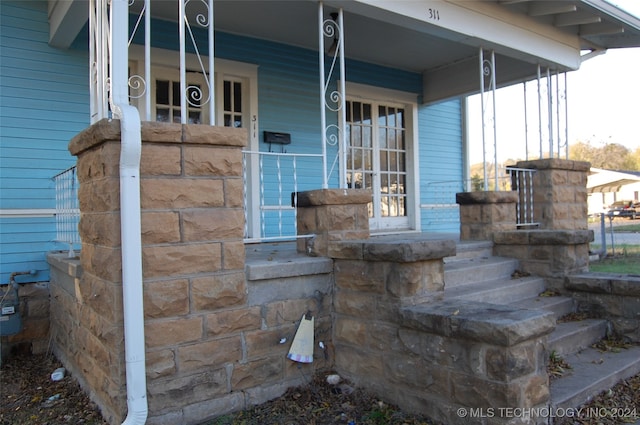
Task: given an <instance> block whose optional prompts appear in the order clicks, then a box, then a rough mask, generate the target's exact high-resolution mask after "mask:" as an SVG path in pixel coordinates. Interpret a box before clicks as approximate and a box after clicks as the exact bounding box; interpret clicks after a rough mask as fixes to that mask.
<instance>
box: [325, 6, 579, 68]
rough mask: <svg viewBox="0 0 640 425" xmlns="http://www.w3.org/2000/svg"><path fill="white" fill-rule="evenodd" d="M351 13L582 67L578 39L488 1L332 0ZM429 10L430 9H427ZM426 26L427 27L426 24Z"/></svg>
mask: <svg viewBox="0 0 640 425" xmlns="http://www.w3.org/2000/svg"><path fill="white" fill-rule="evenodd" d="M335 4H339V5H340V6H342V7H344V8H345V9H346V10H350V11H352V12H354V13H360V14H362V15H365V16H369V17H371V18H374V19H380V20H383V21H385V22H389V23H393V24H395V25H401V26H405V27H407V28H411V29H413V30H415V31H420V32H425V33H429V34H432V35H435V36H437V37H442V38H445V39H448V40H452V41H457V42H460V43H463V44H466V45H470V46H475V47H480V46H482V47H483V48H486V49H494V50H495V51H496V52H498V53H502V54H505V55H507V56H512V57H517V58H520V59H525V58H528V61H529V62H532V63H535V62H541V63H547V64H556V65H557V66H558V67H560V68H566V69H578V68H579V67H580V39H579V37H578V36H577V35H571V34H568V33H565V32H563V31H561V30H559V29H557V28H555V27H553V26H551V25H544V24H542V23H539V22H536V21H535V20H533V19H531V18H529V17H527V16H525V15H522V14H518V13H514V12H511V11H510V10H507V9H505V8H503V7H500V6H499V5H498V4H497V3H493V2H487V1H461V0H432V1H426V2H417V1H407V0H354V1H349V2H335ZM430 10H431V12H430ZM425 24H426V25H425Z"/></svg>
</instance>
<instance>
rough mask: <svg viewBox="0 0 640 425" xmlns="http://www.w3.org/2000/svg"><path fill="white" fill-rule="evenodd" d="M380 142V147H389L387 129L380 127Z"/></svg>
mask: <svg viewBox="0 0 640 425" xmlns="http://www.w3.org/2000/svg"><path fill="white" fill-rule="evenodd" d="M378 143H379V144H380V149H387V148H388V145H387V129H386V128H380V129H379V130H378Z"/></svg>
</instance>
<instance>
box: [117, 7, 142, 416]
mask: <svg viewBox="0 0 640 425" xmlns="http://www.w3.org/2000/svg"><path fill="white" fill-rule="evenodd" d="M128 9H129V6H128V3H127V0H114V1H113V3H112V9H111V12H112V13H113V16H112V19H111V22H112V24H113V25H114V26H113V28H112V31H111V37H112V44H111V46H112V49H113V50H112V52H111V53H112V55H111V66H112V69H111V78H112V86H111V90H112V110H113V112H114V114H115V116H116V117H118V118H120V132H121V139H122V140H121V145H120V237H121V249H122V253H121V254H122V298H123V313H124V349H125V361H126V379H127V417H126V419H125V420H124V422H123V425H143V424H144V423H145V422H146V420H147V413H148V406H147V380H146V365H145V345H144V308H143V301H142V300H143V298H142V296H143V295H142V293H143V292H142V237H141V233H142V232H141V225H140V157H141V154H142V138H141V126H140V115H139V113H138V110H137V109H136V108H134V107H133V106H131V105H129V94H128V74H127V72H128V71H127V70H128V57H129V54H128V39H127V37H128V33H129V31H128V30H127V28H128V12H129V10H128ZM122 27H124V28H122ZM116 28H117V29H118V30H117V31H115V29H116Z"/></svg>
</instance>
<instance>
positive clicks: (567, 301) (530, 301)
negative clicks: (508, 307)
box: [514, 296, 575, 319]
mask: <svg viewBox="0 0 640 425" xmlns="http://www.w3.org/2000/svg"><path fill="white" fill-rule="evenodd" d="M514 305H515V306H517V307H520V308H526V309H528V310H546V311H550V312H552V313H553V314H554V316H555V317H556V319H559V318H560V317H562V316H564V315H566V314H569V313H573V312H574V311H575V301H574V299H573V298H571V297H563V296H550V297H541V296H536V297H532V298H527V299H525V300H522V301H517V302H516V303H514Z"/></svg>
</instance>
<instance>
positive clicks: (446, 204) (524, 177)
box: [420, 167, 538, 228]
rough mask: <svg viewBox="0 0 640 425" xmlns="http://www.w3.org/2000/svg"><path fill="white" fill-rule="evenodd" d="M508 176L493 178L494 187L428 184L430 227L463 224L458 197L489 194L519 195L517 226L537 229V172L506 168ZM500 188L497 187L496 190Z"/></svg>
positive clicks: (424, 205) (461, 182)
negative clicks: (535, 210)
mask: <svg viewBox="0 0 640 425" xmlns="http://www.w3.org/2000/svg"><path fill="white" fill-rule="evenodd" d="M505 171H506V174H503V175H499V176H498V177H497V178H496V177H494V176H489V180H490V183H489V184H487V185H485V182H484V181H483V180H482V179H481V178H479V179H470V180H449V181H436V182H429V183H427V184H426V190H425V192H424V193H425V196H426V200H425V201H423V202H422V203H421V204H420V208H421V210H422V211H423V214H424V218H425V219H426V220H425V221H426V223H428V225H429V226H431V227H437V226H438V225H451V224H452V223H457V222H459V221H460V209H459V206H458V204H457V203H456V193H458V192H464V191H467V190H471V191H483V188H484V187H485V186H486V187H488V189H489V190H491V191H494V190H499V191H510V190H514V191H517V192H518V201H517V203H516V224H517V226H518V227H519V228H520V227H532V226H537V225H538V223H537V222H536V221H535V220H534V215H533V199H534V196H533V174H534V173H535V171H536V170H531V169H525V168H515V167H506V170H505ZM496 185H497V186H496Z"/></svg>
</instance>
